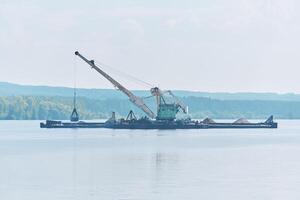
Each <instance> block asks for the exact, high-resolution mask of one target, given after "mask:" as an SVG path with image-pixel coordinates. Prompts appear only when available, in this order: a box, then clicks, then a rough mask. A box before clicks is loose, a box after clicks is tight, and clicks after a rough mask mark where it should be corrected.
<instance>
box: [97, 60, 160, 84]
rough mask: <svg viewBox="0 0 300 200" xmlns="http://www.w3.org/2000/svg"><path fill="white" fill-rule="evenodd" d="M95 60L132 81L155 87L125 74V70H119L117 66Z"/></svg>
mask: <svg viewBox="0 0 300 200" xmlns="http://www.w3.org/2000/svg"><path fill="white" fill-rule="evenodd" d="M95 61H96V62H97V64H99V65H100V66H101V67H106V68H108V69H110V70H112V71H114V72H115V73H116V74H118V75H122V76H124V77H127V78H128V79H130V80H132V81H135V82H136V83H140V84H141V85H144V86H147V87H151V88H152V87H155V86H154V85H153V84H150V83H148V82H146V81H143V80H141V79H139V78H136V77H135V76H132V75H130V74H127V73H125V72H123V71H121V70H119V69H117V68H115V67H112V66H111V65H107V64H105V63H103V62H101V61H99V60H96V59H95Z"/></svg>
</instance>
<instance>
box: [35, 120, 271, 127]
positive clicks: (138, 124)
mask: <svg viewBox="0 0 300 200" xmlns="http://www.w3.org/2000/svg"><path fill="white" fill-rule="evenodd" d="M40 127H41V128H109V129H230V128H231V129H252V128H277V123H275V122H272V123H244V124H235V123H210V124H204V123H182V122H179V123H178V122H156V121H145V122H139V121H133V122H123V123H122V122H114V123H111V122H109V123H107V122H106V123H100V122H99V123H91V122H74V123H72V122H61V121H46V123H40Z"/></svg>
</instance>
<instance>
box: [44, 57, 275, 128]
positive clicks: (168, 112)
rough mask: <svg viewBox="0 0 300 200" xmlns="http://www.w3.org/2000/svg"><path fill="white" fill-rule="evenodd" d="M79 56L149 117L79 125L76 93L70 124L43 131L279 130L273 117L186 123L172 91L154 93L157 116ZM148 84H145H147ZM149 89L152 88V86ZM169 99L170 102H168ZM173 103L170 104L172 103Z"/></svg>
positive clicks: (181, 105) (184, 108) (155, 89)
mask: <svg viewBox="0 0 300 200" xmlns="http://www.w3.org/2000/svg"><path fill="white" fill-rule="evenodd" d="M75 55H77V56H79V57H80V58H81V59H82V60H83V61H85V62H86V63H87V64H88V65H89V66H91V67H92V69H94V70H95V71H97V72H98V73H99V74H101V75H102V76H103V77H104V78H106V79H107V80H108V81H109V82H110V83H112V85H113V86H114V87H115V88H117V89H118V90H120V91H121V92H123V93H124V94H125V95H126V96H127V97H128V98H129V100H130V101H131V102H132V103H133V104H134V105H135V106H137V107H138V108H139V109H140V110H142V111H143V112H144V113H145V114H146V116H145V117H142V118H140V119H137V118H136V116H135V115H134V113H133V112H132V111H130V112H129V114H128V116H127V118H126V119H116V117H115V113H114V112H113V115H112V117H111V118H110V119H108V120H107V121H106V122H85V121H79V115H78V113H77V110H76V91H75V90H74V109H73V112H72V115H71V118H70V122H63V121H54V120H47V121H46V122H45V123H44V122H42V123H40V127H41V128H110V129H209V128H215V129H217V128H223V129H226V128H277V123H276V122H274V121H273V116H270V117H269V118H268V119H267V120H266V121H265V122H260V123H250V122H248V121H247V120H245V119H239V120H237V121H235V122H233V123H217V122H215V121H213V120H211V119H208V118H207V119H205V120H203V121H198V120H191V119H190V118H189V117H187V118H186V119H177V118H176V114H177V113H178V112H179V111H182V112H183V113H184V114H186V115H188V107H187V106H186V105H185V104H184V103H183V102H181V100H180V99H179V98H177V97H176V96H175V95H174V94H173V92H172V91H170V90H165V91H163V90H161V89H160V88H158V87H153V88H151V89H150V93H151V96H150V97H154V98H155V99H156V105H157V106H156V108H157V112H156V113H155V112H153V111H152V110H151V109H150V107H148V106H147V105H146V103H145V102H144V99H145V98H149V97H144V98H141V97H138V96H136V95H135V94H133V93H132V92H131V91H130V90H128V89H127V88H126V87H124V86H123V85H121V84H120V83H119V82H118V81H116V80H115V79H113V78H112V77H111V76H110V75H108V74H107V73H106V72H104V71H103V70H102V69H100V68H99V67H98V66H96V65H95V62H94V60H88V59H87V58H85V57H84V56H83V55H81V54H80V53H79V52H78V51H76V52H75ZM143 82H144V81H143ZM148 85H149V84H148ZM166 96H167V98H165V97H166ZM170 98H171V99H172V101H171V102H170V101H168V99H170Z"/></svg>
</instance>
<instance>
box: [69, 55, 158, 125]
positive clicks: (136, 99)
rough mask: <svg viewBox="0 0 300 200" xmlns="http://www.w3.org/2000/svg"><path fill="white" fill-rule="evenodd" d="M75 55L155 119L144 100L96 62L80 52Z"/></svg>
mask: <svg viewBox="0 0 300 200" xmlns="http://www.w3.org/2000/svg"><path fill="white" fill-rule="evenodd" d="M75 55H77V56H79V57H80V58H81V59H82V60H84V61H85V62H86V63H87V64H89V65H90V66H91V67H92V69H94V70H96V71H97V72H98V73H100V74H101V75H102V76H104V77H105V78H106V79H107V80H108V81H109V82H111V83H112V84H113V85H114V86H115V87H116V88H118V89H119V90H121V91H122V92H123V93H124V94H126V95H127V96H128V97H129V100H130V101H131V102H132V103H133V104H134V105H136V106H137V107H139V108H140V109H141V110H143V111H144V112H145V113H146V114H147V115H148V116H149V117H150V118H152V119H153V118H155V114H154V113H153V112H152V111H151V110H150V108H148V106H147V105H146V104H145V103H144V101H143V99H141V98H140V97H137V96H135V95H134V94H133V93H132V92H131V91H129V90H128V89H127V88H125V87H124V86H123V85H121V84H120V83H119V82H117V81H116V80H115V79H113V78H112V77H111V76H109V75H108V74H107V73H105V72H104V71H103V70H101V69H100V68H99V67H97V66H96V65H95V63H94V60H88V59H86V58H85V57H84V56H82V55H81V54H80V53H79V52H78V51H76V52H75Z"/></svg>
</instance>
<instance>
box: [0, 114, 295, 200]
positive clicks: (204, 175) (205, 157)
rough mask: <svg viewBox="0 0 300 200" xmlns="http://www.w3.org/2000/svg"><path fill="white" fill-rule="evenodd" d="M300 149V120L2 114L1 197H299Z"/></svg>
mask: <svg viewBox="0 0 300 200" xmlns="http://www.w3.org/2000/svg"><path fill="white" fill-rule="evenodd" d="M299 155H300V121H284V120H282V121H279V128H278V129H260V130H259V129H256V130H238V129H236V130H175V131H171V130H163V131H159V130H147V131H140V130H108V129H78V130H74V129H67V130H58V129H56V130H47V129H40V128H39V122H38V121H0V199H1V200H41V199H42V200H67V199H72V200H73V199H75V200H76V199H78V200H89V199H97V200H98V199H100V200H102V199H103V200H144V199H145V200H183V199H186V200H199V199H205V200H211V199H212V200H219V199H220V200H224V199H228V200H235V199H236V200H248V199H251V200H252V199H259V200H260V199H261V200H268V199H270V200H277V199H278V200H282V199H284V200H287V199H295V200H299V199H300V156H299Z"/></svg>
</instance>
